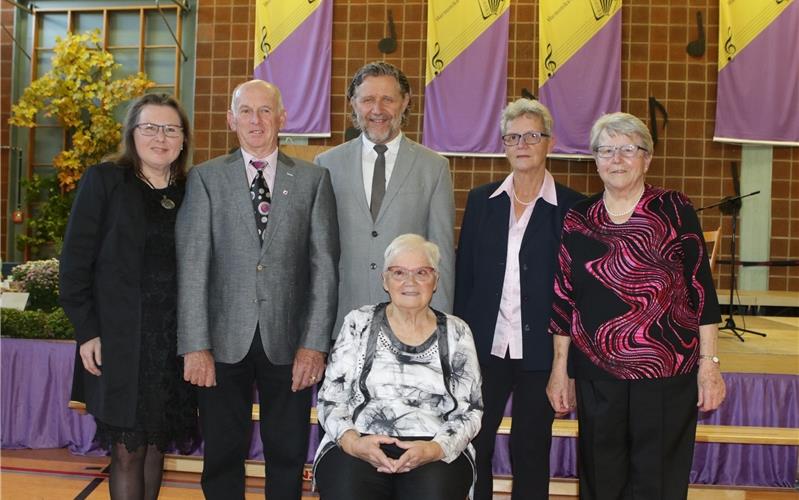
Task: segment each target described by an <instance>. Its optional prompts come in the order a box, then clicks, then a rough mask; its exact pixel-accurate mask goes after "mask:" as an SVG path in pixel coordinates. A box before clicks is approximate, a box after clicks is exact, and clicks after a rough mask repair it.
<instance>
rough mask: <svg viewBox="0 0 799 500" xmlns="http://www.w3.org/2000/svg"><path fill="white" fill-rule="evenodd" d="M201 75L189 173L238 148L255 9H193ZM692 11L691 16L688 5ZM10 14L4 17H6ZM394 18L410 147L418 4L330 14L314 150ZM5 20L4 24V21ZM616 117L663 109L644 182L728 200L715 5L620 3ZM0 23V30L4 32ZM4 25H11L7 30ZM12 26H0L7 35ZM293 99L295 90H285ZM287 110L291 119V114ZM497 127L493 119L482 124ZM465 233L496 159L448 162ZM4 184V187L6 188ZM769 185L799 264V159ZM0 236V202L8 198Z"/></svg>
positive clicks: (780, 166) (563, 165) (525, 70)
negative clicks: (699, 44) (328, 82)
mask: <svg viewBox="0 0 799 500" xmlns="http://www.w3.org/2000/svg"><path fill="white" fill-rule="evenodd" d="M198 3H199V5H198V11H197V15H198V25H197V73H196V92H195V101H194V106H195V123H194V125H195V144H196V149H195V152H194V161H195V163H197V162H201V161H204V160H206V159H208V158H211V157H214V156H217V155H220V154H223V153H225V152H227V151H228V150H229V149H230V148H232V147H234V146H235V145H236V144H237V143H236V137H235V135H234V134H233V133H231V132H228V130H227V126H226V119H225V113H226V110H227V108H228V106H229V95H230V93H231V91H232V89H233V88H234V87H235V86H236V85H237V84H239V83H241V82H243V81H245V80H247V79H249V78H250V77H251V73H252V60H253V50H254V29H253V23H254V9H253V6H252V5H253V4H252V2H251V1H249V0H198ZM689 5H690V6H689ZM9 7H10V6H9V4H7V3H6V2H2V3H0V9H2V12H3V13H5V12H7V11H9ZM389 8H390V9H391V10H392V13H393V16H394V20H395V24H396V28H397V33H398V37H399V43H398V48H397V51H396V52H395V53H393V54H391V55H390V56H387V57H385V60H387V61H389V62H391V63H393V64H396V65H398V66H400V67H401V68H402V69H403V70H404V71H405V73H406V74H407V75H408V77H409V79H410V81H411V85H412V88H413V90H414V92H415V94H414V96H413V112H412V114H411V119H410V122H409V124H408V127H407V128H406V133H407V134H408V136H409V137H411V138H412V139H415V140H419V139H420V136H421V133H420V132H421V123H422V119H421V111H422V110H423V109H424V95H423V91H424V88H423V84H424V54H425V35H426V24H425V23H426V17H427V10H426V9H427V3H426V2H424V1H422V0H385V1H376V0H369V1H367V0H349V1H347V0H336V2H335V3H334V11H333V23H334V26H333V81H332V94H333V95H332V96H331V111H332V126H333V135H332V137H331V138H330V139H327V140H313V141H312V143H313V144H328V145H335V144H338V143H340V142H341V141H342V140H343V134H344V130H345V129H346V128H347V126H349V122H348V116H349V109H348V105H347V103H346V101H345V99H344V93H345V91H346V87H347V84H348V82H349V79H350V77H351V76H352V74H353V73H354V72H355V70H356V69H357V68H359V67H360V66H361V65H362V64H364V63H365V62H368V61H372V60H376V59H382V58H383V55H382V54H381V53H380V52H379V51H378V49H377V42H378V41H379V40H380V39H381V38H383V37H384V36H385V35H386V33H387V30H386V25H385V22H386V21H385V20H386V15H387V9H389ZM697 11H701V12H702V14H703V18H704V21H705V28H706V33H707V41H708V47H707V51H706V53H705V55H704V56H703V57H702V58H699V59H694V58H691V57H689V56H688V55H687V54H686V53H685V46H686V44H687V43H688V42H689V41H690V40H692V39H693V38H695V36H696V26H695V16H696V12H697ZM4 19H5V17H4ZM622 19H623V27H622V109H623V110H624V111H627V112H630V113H633V114H635V115H637V116H639V117H640V118H642V119H644V121H647V119H648V107H647V100H648V98H649V96H655V97H656V98H657V99H658V100H659V101H660V102H661V103H662V104H663V105H664V106H665V107H666V109H667V110H668V113H669V124H668V126H667V127H666V129H665V130H663V131H661V133H660V136H661V142H660V144H659V145H658V147H657V148H656V150H655V156H654V159H653V161H652V164H651V167H650V170H649V174H648V177H647V180H648V182H650V183H652V184H655V185H661V186H665V187H669V188H674V189H679V190H681V191H683V192H685V193H686V194H688V195H689V196H690V197H691V199H692V200H693V202H694V204H695V205H696V206H705V205H708V204H710V203H712V202H715V201H717V200H718V199H720V198H722V197H723V196H726V195H730V194H732V192H733V188H732V183H731V180H730V174H729V164H730V162H731V161H740V158H741V148H740V147H739V146H735V145H723V144H718V143H714V142H713V141H712V136H713V129H714V118H715V95H716V63H715V61H716V55H717V51H718V47H717V42H716V40H717V38H718V25H717V23H718V2H717V1H716V0H693V1H691V2H689V1H688V0H625V2H624V5H623V8H622ZM537 23H538V2H537V1H534V0H514V1H513V2H512V4H511V12H510V38H511V40H510V46H509V58H510V60H509V64H508V71H509V79H508V96H509V97H512V98H513V97H518V96H520V95H521V89H522V88H525V87H526V88H528V89H530V90H531V91H532V92H533V93H535V94H537V93H538V89H537V79H536V76H535V72H536V64H537V54H538V43H537V35H538V27H537ZM4 24H6V23H5V21H4ZM9 24H10V23H9ZM9 24H6V25H7V26H8V25H9ZM9 47H10V39H9V38H8V36H7V35H6V34H2V35H0V50H1V51H3V52H2V53H3V65H4V67H5V66H6V62H5V61H7V60H8V59H6V58H5V54H7V53H9V54H10V52H9V51H10V48H9ZM7 74H8V73H7V72H6V73H3V78H2V85H3V88H2V89H3V92H2V94H3V96H4V97H3V102H2V103H1V104H0V113H5V114H4V115H2V117H3V118H2V126H1V127H2V128H0V133H2V134H3V135H2V137H3V140H7V137H8V132H7V125H6V119H5V117H6V116H7V113H8V102H7V101H8V97H7V96H9V93H8V92H7V90H6V85H8V83H9V82H10V81H8V80H7V79H6V75H7ZM284 90H285V91H290V89H284ZM290 111H291V110H289V112H290ZM486 119H487V120H492V121H495V120H496V117H492V116H486ZM1 154H2V157H1V158H0V159H1V160H3V163H2V165H3V169H2V172H3V176H7V167H6V165H7V163H6V162H5V159H6V156H7V151H6V150H2V153H1ZM451 166H452V172H453V180H454V185H455V199H456V206H457V208H458V218H457V223H456V224H457V225H459V224H460V222H459V221H460V218H461V217H462V212H463V207H464V205H465V200H466V194H467V193H468V191H469V189H471V188H473V187H475V186H478V185H480V184H484V183H486V182H490V181H492V180H498V179H500V178H502V177H503V176H504V175H506V174H507V172H508V165H507V163H506V162H505V161H504V160H501V159H485V158H479V159H478V158H453V159H452V161H451ZM549 166H550V168H551V171H552V173H553V174H554V176H555V178H556V179H557V180H559V181H561V182H563V183H565V184H567V185H569V186H571V187H572V188H574V189H577V190H579V191H582V192H584V193H591V192H596V191H598V190H599V189H601V182H600V180H599V178H598V177H597V175H596V171H595V168H594V165H593V164H592V163H590V162H576V161H563V160H551V161H550V162H549ZM5 179H6V177H3V182H5ZM773 179H774V180H773V185H772V195H773V196H772V215H773V217H772V235H771V258H772V259H787V258H792V259H799V148H775V149H774V163H773ZM2 199H3V204H4V205H3V210H2V217H3V233H4V232H5V217H6V212H7V210H6V209H5V203H6V196H5V192H4V193H3V197H2ZM702 224H703V226H704V227H705V228H707V229H712V228H715V227H717V226H718V225H719V224H721V226H722V230H723V232H724V234H725V235H727V236H726V237H725V238H724V240H723V242H722V247H721V252H720V259H728V258H729V252H728V247H729V240H728V238H729V232H730V221H729V217H722V216H721V215H720V214H719V213H718V212H716V211H713V210H709V211H707V212H705V213H703V215H702ZM717 271H719V272H718V273H717V274H718V275H719V280H720V286H721V287H723V288H726V287H727V286H728V266H726V265H722V266H721V267H720V269H717ZM769 285H770V288H771V289H773V290H794V291H799V268H796V267H793V268H785V267H775V268H771V270H770V279H769Z"/></svg>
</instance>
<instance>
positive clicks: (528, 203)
mask: <svg viewBox="0 0 799 500" xmlns="http://www.w3.org/2000/svg"><path fill="white" fill-rule="evenodd" d="M513 199H515V200H516V201H517V202H519V205H523V206H525V207H529V206H530V205H532V204H533V202H534V201H535V198H533V199H532V200H530V201H522V200H520V199H519V197H518V196H516V190H515V189H514V190H513Z"/></svg>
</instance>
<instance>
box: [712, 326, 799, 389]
mask: <svg viewBox="0 0 799 500" xmlns="http://www.w3.org/2000/svg"><path fill="white" fill-rule="evenodd" d="M726 317H727V316H726V315H724V316H723V318H725V319H726ZM733 319H734V320H735V325H736V326H737V327H739V328H746V329H748V330H755V331H758V332H762V333H765V334H766V337H760V336H759V335H753V334H750V333H745V334H743V339H744V341H743V342H741V341H740V340H738V338H737V337H736V336H735V335H733V334H732V333H729V332H727V331H724V330H722V331H720V332H719V342H718V349H719V358H720V359H721V370H722V371H724V372H740V373H775V374H776V373H779V374H786V375H799V318H796V317H781V316H738V315H736V316H734V317H733Z"/></svg>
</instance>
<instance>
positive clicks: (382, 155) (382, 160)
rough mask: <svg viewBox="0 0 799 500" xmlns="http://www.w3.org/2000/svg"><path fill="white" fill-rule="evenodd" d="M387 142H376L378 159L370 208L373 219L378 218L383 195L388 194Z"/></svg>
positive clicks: (373, 175)
mask: <svg viewBox="0 0 799 500" xmlns="http://www.w3.org/2000/svg"><path fill="white" fill-rule="evenodd" d="M387 150H388V147H387V146H386V145H385V144H375V151H376V152H377V159H376V160H375V170H374V173H373V174H372V202H371V204H370V206H369V210H370V211H371V212H372V220H373V221H376V220H377V214H378V213H380V204H381V203H383V196H385V194H386V151H387Z"/></svg>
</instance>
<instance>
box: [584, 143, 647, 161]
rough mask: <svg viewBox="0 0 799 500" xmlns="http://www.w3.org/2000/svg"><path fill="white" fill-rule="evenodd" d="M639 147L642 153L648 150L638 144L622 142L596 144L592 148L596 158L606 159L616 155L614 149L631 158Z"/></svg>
mask: <svg viewBox="0 0 799 500" xmlns="http://www.w3.org/2000/svg"><path fill="white" fill-rule="evenodd" d="M639 149H640V150H641V151H643V152H644V153H648V152H649V150H648V149H646V148H645V147H643V146H639V145H638V144H622V145H621V146H597V147H595V148H594V153H596V155H597V157H598V158H604V159H608V158H613V157H614V156H616V151H618V152H619V154H621V155H622V156H623V157H625V158H632V157H634V156H635V155H636V154H637V153H638V150H639Z"/></svg>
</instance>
